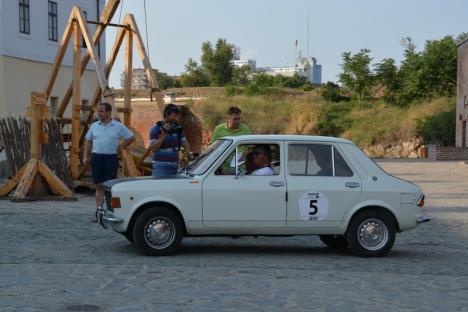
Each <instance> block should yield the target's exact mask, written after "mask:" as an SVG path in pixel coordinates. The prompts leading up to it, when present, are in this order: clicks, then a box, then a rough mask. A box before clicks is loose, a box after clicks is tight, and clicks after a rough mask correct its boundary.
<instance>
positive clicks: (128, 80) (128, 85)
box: [124, 31, 133, 127]
mask: <svg viewBox="0 0 468 312" xmlns="http://www.w3.org/2000/svg"><path fill="white" fill-rule="evenodd" d="M125 38H126V42H125V43H126V44H125V67H124V75H125V95H124V108H126V109H130V107H131V101H132V76H133V33H132V32H131V31H127V32H126V34H125ZM130 123H131V114H130V112H124V125H126V126H127V127H130Z"/></svg>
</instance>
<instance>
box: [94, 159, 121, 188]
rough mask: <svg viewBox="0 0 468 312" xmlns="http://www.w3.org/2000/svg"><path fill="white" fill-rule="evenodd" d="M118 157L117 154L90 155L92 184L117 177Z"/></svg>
mask: <svg viewBox="0 0 468 312" xmlns="http://www.w3.org/2000/svg"><path fill="white" fill-rule="evenodd" d="M118 169H119V159H118V158H117V155H110V154H95V153H93V155H92V157H91V175H92V177H93V182H94V184H101V183H103V182H105V181H107V180H112V179H116V178H117V170H118Z"/></svg>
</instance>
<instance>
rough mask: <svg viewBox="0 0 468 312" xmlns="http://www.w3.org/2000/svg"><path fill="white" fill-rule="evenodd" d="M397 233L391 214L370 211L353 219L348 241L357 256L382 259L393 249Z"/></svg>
mask: <svg viewBox="0 0 468 312" xmlns="http://www.w3.org/2000/svg"><path fill="white" fill-rule="evenodd" d="M395 233H396V224H395V222H394V219H393V217H392V216H391V215H390V213H388V212H385V211H372V210H368V211H364V212H361V213H358V214H357V215H355V216H354V217H353V218H352V220H351V222H350V224H349V227H348V231H347V233H346V239H347V241H348V244H349V247H350V248H351V250H352V251H353V252H354V253H355V254H357V255H359V256H362V257H380V256H383V255H385V254H387V253H388V252H389V251H390V249H391V248H392V246H393V243H394V242H395Z"/></svg>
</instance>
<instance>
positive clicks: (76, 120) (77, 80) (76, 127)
mask: <svg viewBox="0 0 468 312" xmlns="http://www.w3.org/2000/svg"><path fill="white" fill-rule="evenodd" d="M80 62H81V28H80V25H79V22H77V21H75V22H74V42H73V97H72V131H71V134H72V143H71V151H70V171H71V175H72V179H75V178H76V177H77V176H78V173H79V172H78V165H79V159H80V113H81V74H80Z"/></svg>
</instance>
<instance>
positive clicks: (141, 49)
mask: <svg viewBox="0 0 468 312" xmlns="http://www.w3.org/2000/svg"><path fill="white" fill-rule="evenodd" d="M126 17H127V18H128V21H129V26H130V28H131V30H132V31H133V33H134V35H135V45H136V47H137V50H138V53H139V54H140V58H141V61H142V63H143V67H144V68H145V72H146V76H147V77H148V80H149V82H150V84H151V89H152V90H153V91H154V93H155V95H156V105H157V106H158V109H159V113H160V114H161V116H162V115H163V112H164V106H165V105H164V100H163V98H162V93H161V90H160V89H159V84H158V81H157V80H156V75H155V73H154V71H153V69H152V68H151V63H150V61H149V57H148V55H147V54H146V50H145V45H144V44H143V39H142V38H141V34H140V31H139V30H138V26H137V24H136V22H135V17H134V16H133V15H132V14H128V15H127V16H126Z"/></svg>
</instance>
